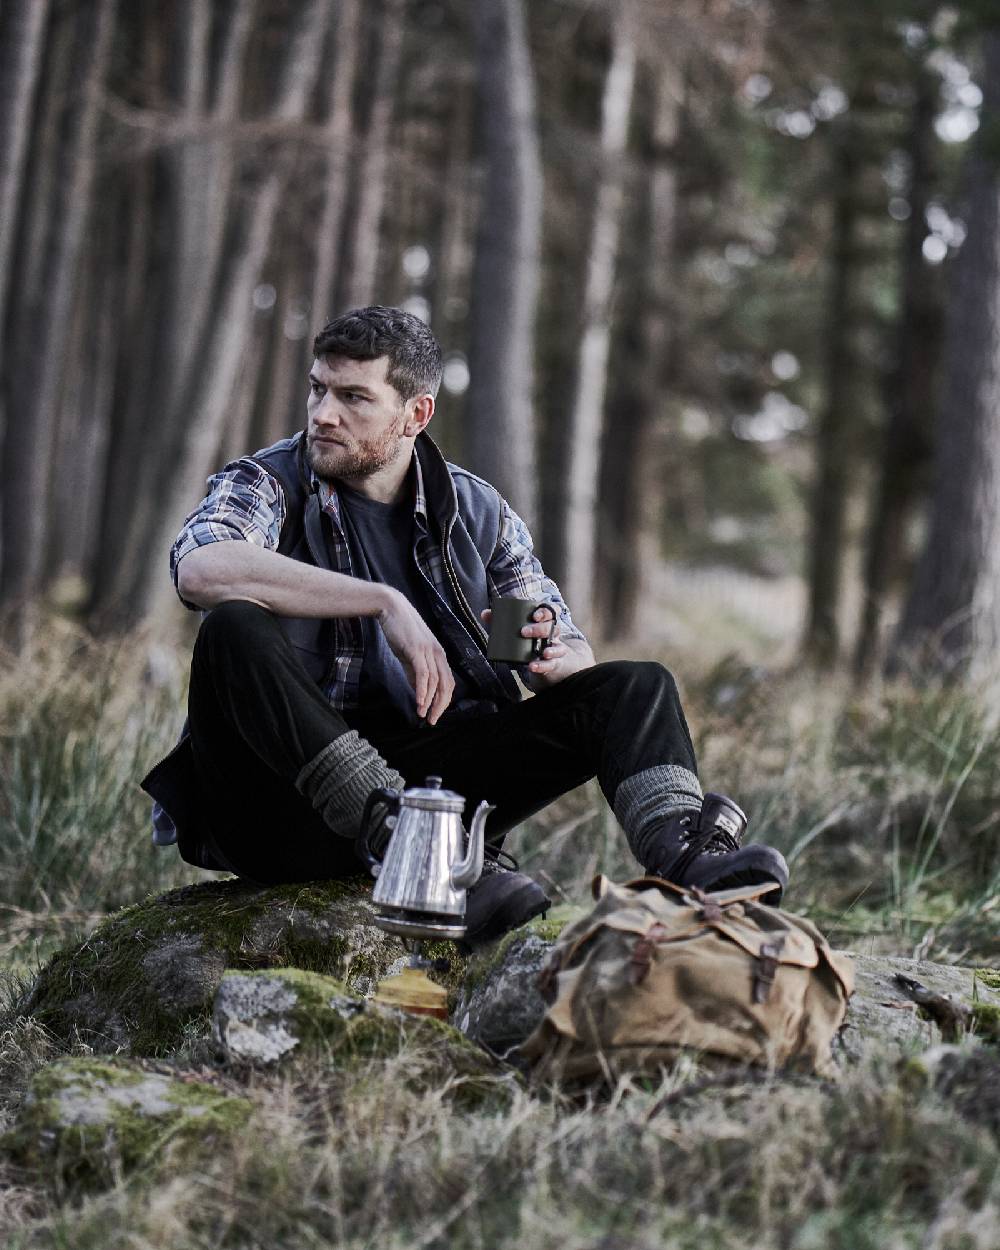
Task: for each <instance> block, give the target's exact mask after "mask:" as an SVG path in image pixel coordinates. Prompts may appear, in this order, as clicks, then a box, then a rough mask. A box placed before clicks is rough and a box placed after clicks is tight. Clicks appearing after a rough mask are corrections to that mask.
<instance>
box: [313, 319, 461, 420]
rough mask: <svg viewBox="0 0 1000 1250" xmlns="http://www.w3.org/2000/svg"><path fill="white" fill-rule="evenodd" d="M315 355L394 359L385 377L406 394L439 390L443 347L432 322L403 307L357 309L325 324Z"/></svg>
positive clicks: (408, 395) (314, 347)
mask: <svg viewBox="0 0 1000 1250" xmlns="http://www.w3.org/2000/svg"><path fill="white" fill-rule="evenodd" d="M313 354H314V355H316V356H318V357H322V356H347V357H348V358H349V359H350V360H378V359H379V358H380V357H382V356H387V357H388V358H389V368H388V371H387V372H386V380H387V381H388V382H390V383H391V384H392V385H393V386H394V387H395V388H396V390H397V391H398V392H399V394H400V396H401V397H402V398H403V399H412V398H413V396H414V395H426V394H430V395H437V392H438V387H439V386H440V385H441V348H440V347H439V346H438V341H437V339H436V338H435V337H434V335H433V334H431V332H430V329H429V327H428V326H427V325H426V324H425V323H424V322H423V321H421V320H420V318H419V317H414V316H413V314H412V313H408V312H404V311H403V309H402V308H384V307H383V306H382V305H381V304H372V305H371V306H370V307H368V308H352V309H351V311H350V312H345V313H341V315H340V316H339V317H334V319H333V320H332V321H331V322H330V323H329V325H325V326H324V327H323V329H322V330H320V332H319V334H317V335H316V337H315V339H314V340H313Z"/></svg>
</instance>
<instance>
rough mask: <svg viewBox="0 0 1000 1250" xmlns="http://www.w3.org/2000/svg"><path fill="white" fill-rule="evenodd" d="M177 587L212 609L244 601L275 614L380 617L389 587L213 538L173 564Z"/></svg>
mask: <svg viewBox="0 0 1000 1250" xmlns="http://www.w3.org/2000/svg"><path fill="white" fill-rule="evenodd" d="M177 589H178V590H179V591H180V593H181V595H182V597H183V598H184V599H186V600H187V601H188V602H189V603H194V604H196V605H197V606H198V607H200V608H214V607H215V606H216V605H217V604H219V603H225V602H226V601H227V600H230V599H246V600H249V601H250V602H251V603H259V604H260V606H261V607H263V608H267V609H268V610H269V611H271V612H274V613H276V614H277V615H278V616H307V617H343V616H379V615H381V614H382V612H383V611H384V610H385V608H386V603H387V597H388V595H389V593H390V592H389V590H388V587H386V586H382V585H380V584H379V583H377V582H366V581H362V580H361V579H360V578H357V577H349V576H348V575H347V574H345V573H332V572H330V571H329V570H327V569H319V568H315V567H314V566H313V565H310V564H303V563H302V562H300V561H298V560H292V559H290V558H289V557H288V556H282V555H279V554H278V553H277V552H276V551H268V550H266V549H265V548H263V547H257V546H255V545H254V544H253V543H248V542H240V541H238V540H233V541H232V542H215V543H208V544H206V545H205V546H204V547H198V548H196V549H195V550H194V551H190V552H188V554H187V555H186V556H184V557H183V559H182V560H181V562H180V564H179V565H178V566H177Z"/></svg>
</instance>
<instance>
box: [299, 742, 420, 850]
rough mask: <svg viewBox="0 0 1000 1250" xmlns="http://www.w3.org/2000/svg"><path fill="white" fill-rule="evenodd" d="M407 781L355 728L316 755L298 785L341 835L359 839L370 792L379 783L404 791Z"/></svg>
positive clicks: (305, 769) (301, 774)
mask: <svg viewBox="0 0 1000 1250" xmlns="http://www.w3.org/2000/svg"><path fill="white" fill-rule="evenodd" d="M405 785H406V782H405V781H404V780H403V777H402V775H401V774H400V773H397V772H396V770H395V769H394V768H390V767H389V765H388V764H387V763H386V761H385V760H384V759H383V758H382V756H381V755H379V753H378V751H376V750H375V748H374V747H373V746H372V744H371V743H370V742H368V741H366V740H365V739H364V738H362V737H361V736H360V735H359V733H358V731H357V730H356V729H349V730H348V731H347V733H345V734H341V735H340V737H339V738H334V740H333V741H332V742H331V743H329V744H328V745H327V746H325V747H324V748H323V750H322V751H320V753H319V754H318V755H316V756H314V757H313V758H312V759H311V760H310V761H309V763H308V764H306V765H305V767H304V768H303V769H302V771H301V772H300V773H299V775H298V776H297V777H296V778H295V787H296V789H297V790H299V791H300V792H301V793H302V794H304V795H305V797H306V798H307V799H308V800H309V802H310V803H311V804H312V805H313V807H314V808H315V809H316V811H318V812H319V814H320V815H321V816H322V817H323V819H324V820H325V821H326V823H327V824H328V825H329V826H330V828H331V829H332V830H333V832H334V833H335V834H337V836H338V837H341V838H356V837H357V836H358V830H359V829H360V828H361V816H362V814H363V812H364V809H365V801H366V800H367V798H368V796H369V794H371V792H372V791H373V790H375V789H377V788H378V787H379V786H388V787H389V789H390V790H402V789H403V788H404V786H405Z"/></svg>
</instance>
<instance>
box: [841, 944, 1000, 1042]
mask: <svg viewBox="0 0 1000 1250" xmlns="http://www.w3.org/2000/svg"><path fill="white" fill-rule="evenodd" d="M851 958H852V959H853V960H854V976H855V991H854V996H853V997H852V999H851V1002H850V1006H849V1008H848V1011H847V1019H846V1021H845V1022H844V1027H843V1028H842V1029H841V1031H840V1035H839V1037H838V1038H837V1043H836V1048H837V1051H838V1052H839V1053H840V1054H841V1055H843V1056H844V1057H845V1058H847V1059H851V1060H854V1059H858V1058H860V1057H861V1055H862V1054H863V1053H864V1051H865V1050H866V1049H870V1048H872V1047H879V1048H882V1049H885V1048H886V1047H889V1048H891V1049H895V1050H904V1049H911V1048H916V1047H921V1046H931V1045H935V1044H936V1043H938V1042H940V1041H941V1031H940V1029H939V1028H938V1027H937V1025H935V1024H932V1023H931V1021H930V1020H927V1019H924V1017H923V1015H922V1013H921V1012H920V1011H919V1010H918V1008H917V1005H916V1003H914V1002H912V1001H911V1000H910V999H909V998H907V996H906V995H905V994H904V993H903V991H902V989H901V988H900V987H899V985H898V984H897V983H896V980H895V977H896V974H897V973H902V974H903V975H904V976H906V977H910V978H912V980H914V981H919V982H920V983H921V984H922V985H924V986H926V987H927V989H929V990H934V991H936V992H937V993H939V994H953V995H954V996H955V997H956V998H957V999H959V1000H960V1001H962V1002H964V1003H967V1004H969V1005H970V1006H971V1005H972V1003H973V1001H976V1002H977V1003H979V1004H981V1005H982V1006H983V1007H985V1008H994V1009H995V1008H997V1006H998V1005H1000V992H998V989H997V988H994V986H995V985H996V973H995V972H993V973H990V972H987V973H985V974H982V975H980V974H977V972H976V970H975V969H973V968H959V967H955V966H953V965H951V964H935V963H930V962H929V961H927V960H920V959H904V958H902V957H901V956H895V955H854V954H852V955H851Z"/></svg>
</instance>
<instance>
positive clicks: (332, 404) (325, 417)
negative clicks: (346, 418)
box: [313, 392, 341, 425]
mask: <svg viewBox="0 0 1000 1250" xmlns="http://www.w3.org/2000/svg"><path fill="white" fill-rule="evenodd" d="M313 420H314V421H315V422H316V424H317V425H340V421H341V414H340V405H339V404H338V403H337V401H336V399H335V398H334V396H333V395H331V394H329V392H327V394H326V395H324V396H323V399H322V402H321V403H320V404H319V405H318V407H317V408H316V409H315V410H314V411H313Z"/></svg>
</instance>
